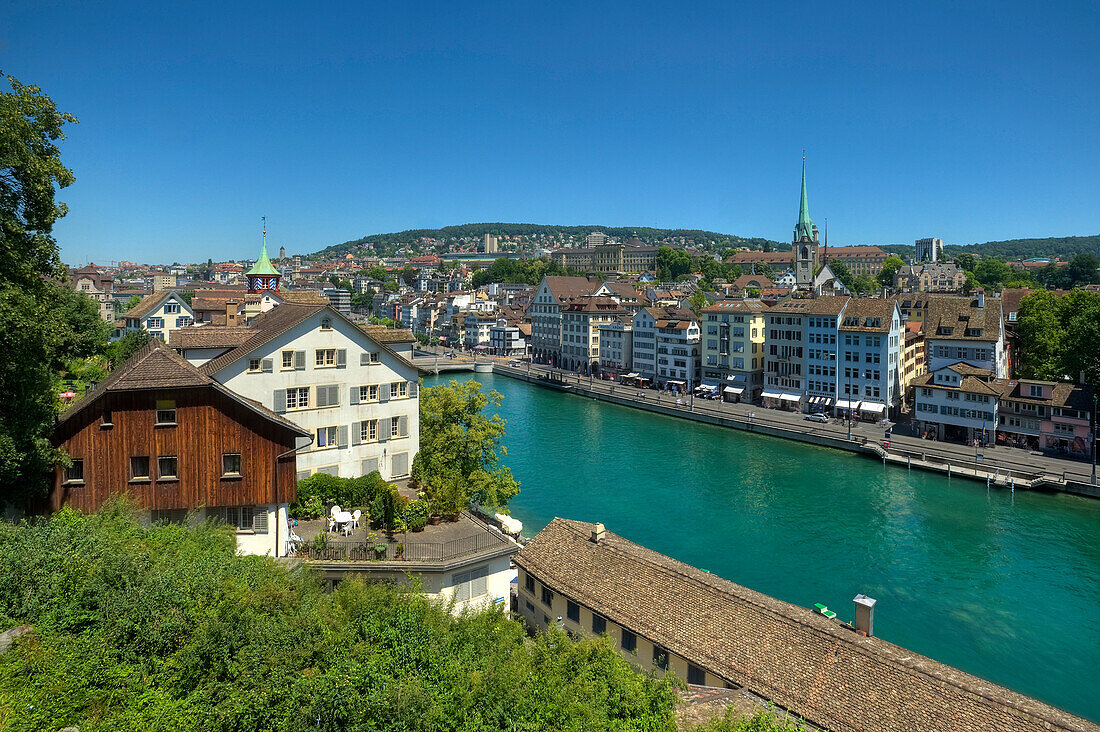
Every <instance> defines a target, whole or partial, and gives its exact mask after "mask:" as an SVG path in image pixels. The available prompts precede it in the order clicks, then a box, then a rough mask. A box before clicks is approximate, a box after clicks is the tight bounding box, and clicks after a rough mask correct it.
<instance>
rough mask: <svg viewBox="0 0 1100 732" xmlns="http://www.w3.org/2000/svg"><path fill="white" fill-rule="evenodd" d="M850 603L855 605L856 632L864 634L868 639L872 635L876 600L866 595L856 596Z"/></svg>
mask: <svg viewBox="0 0 1100 732" xmlns="http://www.w3.org/2000/svg"><path fill="white" fill-rule="evenodd" d="M852 602H854V603H855V604H856V622H855V626H856V630H857V631H859V632H860V633H866V634H867V635H868V637H870V636H872V635H874V628H875V603H876V602H878V600H875V599H873V598H870V597H867V596H866V595H856V596H855V597H853V598H852Z"/></svg>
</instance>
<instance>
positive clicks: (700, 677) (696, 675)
mask: <svg viewBox="0 0 1100 732" xmlns="http://www.w3.org/2000/svg"><path fill="white" fill-rule="evenodd" d="M688 683H689V684H695V685H696V686H706V683H707V672H706V671H704V670H703V669H701V668H699V667H698V666H693V665H691V664H690V663H689V664H688Z"/></svg>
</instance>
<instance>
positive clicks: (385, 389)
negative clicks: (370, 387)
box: [378, 384, 390, 402]
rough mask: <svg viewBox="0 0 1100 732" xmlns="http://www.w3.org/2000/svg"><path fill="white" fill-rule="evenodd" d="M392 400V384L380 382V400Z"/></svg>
mask: <svg viewBox="0 0 1100 732" xmlns="http://www.w3.org/2000/svg"><path fill="white" fill-rule="evenodd" d="M389 400H390V385H389V384H379V385H378V401H380V402H388V401H389Z"/></svg>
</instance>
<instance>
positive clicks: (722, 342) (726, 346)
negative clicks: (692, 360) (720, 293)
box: [702, 300, 767, 401]
mask: <svg viewBox="0 0 1100 732" xmlns="http://www.w3.org/2000/svg"><path fill="white" fill-rule="evenodd" d="M766 309H767V308H766V306H765V305H764V304H763V303H762V302H760V301H758V300H728V301H720V302H716V303H715V304H713V305H711V306H709V307H706V308H703V322H702V327H703V354H702V378H703V383H705V384H706V383H710V384H713V385H716V386H718V387H719V388H720V391H721V392H722V394H721V396H722V397H723V399H725V400H726V401H752V400H754V399H755V398H757V397H758V396H760V392H761V391H763V388H764V340H765V336H764V330H765V327H764V311H765V310H766Z"/></svg>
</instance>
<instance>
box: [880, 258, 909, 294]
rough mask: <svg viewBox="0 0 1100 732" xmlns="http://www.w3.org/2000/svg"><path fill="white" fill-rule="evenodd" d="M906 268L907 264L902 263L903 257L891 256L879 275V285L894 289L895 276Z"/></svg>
mask: <svg viewBox="0 0 1100 732" xmlns="http://www.w3.org/2000/svg"><path fill="white" fill-rule="evenodd" d="M904 266H905V262H904V261H902V259H901V257H898V256H895V255H893V254H891V255H890V256H889V257H887V258H886V261H885V262H883V263H882V271H881V272H879V273H878V283H879V284H880V285H882V286H883V287H893V286H894V275H895V274H897V271H898V270H899V269H901V268H902V267H904Z"/></svg>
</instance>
